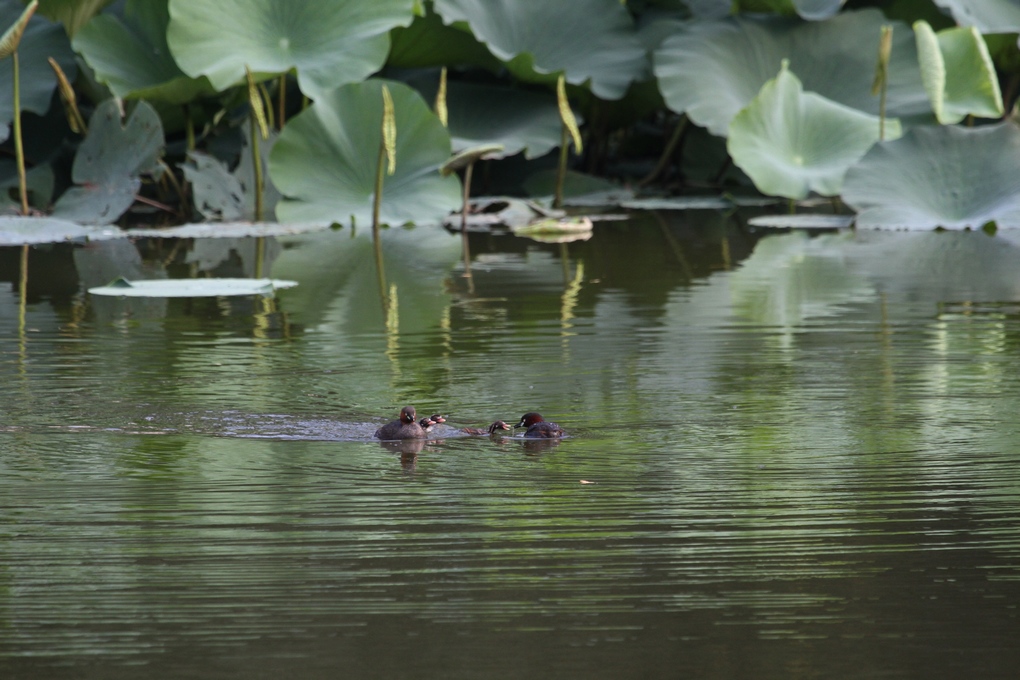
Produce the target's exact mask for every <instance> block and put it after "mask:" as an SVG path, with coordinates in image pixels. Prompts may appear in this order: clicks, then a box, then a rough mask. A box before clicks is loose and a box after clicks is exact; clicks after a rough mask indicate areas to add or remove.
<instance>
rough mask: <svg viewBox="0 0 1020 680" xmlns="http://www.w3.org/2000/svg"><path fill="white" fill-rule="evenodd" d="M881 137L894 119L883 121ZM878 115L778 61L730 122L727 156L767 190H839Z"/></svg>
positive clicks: (871, 139)
mask: <svg viewBox="0 0 1020 680" xmlns="http://www.w3.org/2000/svg"><path fill="white" fill-rule="evenodd" d="M885 135H886V138H887V139H891V138H894V137H899V135H900V129H899V122H898V121H895V120H887V121H886V122H885ZM878 137H879V120H878V118H877V117H875V116H870V115H868V114H866V113H862V112H860V111H857V110H855V109H851V108H849V107H847V106H843V105H841V104H837V103H835V102H832V101H829V100H828V99H826V98H825V97H822V96H820V95H817V94H815V93H814V92H804V90H803V88H802V87H801V84H800V80H798V79H797V76H795V75H793V74H792V73H790V72H789V70H788V69H787V66H786V63H785V62H784V64H783V67H782V69H781V70H780V71H779V75H778V76H777V77H776V78H775V79H774V80H770V81H769V82H767V83H765V85H764V86H763V87H762V88H761V92H760V93H759V95H758V96H757V97H756V98H755V99H754V100H753V101H752V102H751V103H750V104H749V105H748V106H747V108H745V109H744V110H743V111H741V112H740V113H738V114H737V116H736V117H735V118H734V119H733V122H732V123H730V136H729V141H728V142H727V147H728V149H729V152H730V155H731V156H732V157H733V162H734V163H735V164H736V165H737V166H739V167H740V169H741V170H743V171H744V172H746V173H747V174H748V176H749V177H750V178H751V179H752V180H753V181H754V184H755V186H757V187H758V189H759V190H760V191H762V192H763V193H766V194H769V195H771V196H786V197H787V198H805V197H807V195H808V194H809V193H811V192H812V191H814V192H817V193H819V194H822V195H824V196H832V195H835V194H838V193H839V189H840V186H841V185H842V182H843V176H844V175H845V174H846V171H847V169H848V168H849V167H850V166H851V165H853V164H854V163H856V162H857V161H858V160H860V158H861V156H863V155H864V154H865V152H867V150H868V149H870V148H871V146H872V145H873V144H874V143H875V142H877V141H878Z"/></svg>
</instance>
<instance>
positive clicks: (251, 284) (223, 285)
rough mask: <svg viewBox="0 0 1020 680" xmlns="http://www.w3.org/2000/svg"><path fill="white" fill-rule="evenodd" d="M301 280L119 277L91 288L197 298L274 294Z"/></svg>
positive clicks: (104, 292)
mask: <svg viewBox="0 0 1020 680" xmlns="http://www.w3.org/2000/svg"><path fill="white" fill-rule="evenodd" d="M296 285H298V284H297V281H281V280H277V279H152V280H148V281H128V280H127V279H123V278H122V279H117V280H116V281H113V282H111V283H110V284H109V285H106V286H97V287H95V288H89V292H90V293H92V294H93V295H109V296H115V297H156V298H178V297H184V298H194V297H227V296H233V295H265V296H272V295H273V293H275V292H276V291H277V290H279V289H281V288H293V287H294V286H296Z"/></svg>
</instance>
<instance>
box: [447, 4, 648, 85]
mask: <svg viewBox="0 0 1020 680" xmlns="http://www.w3.org/2000/svg"><path fill="white" fill-rule="evenodd" d="M435 10H436V13H437V14H439V15H440V16H442V17H443V20H444V21H446V23H448V24H449V23H453V22H461V21H462V22H466V23H467V25H468V26H470V28H471V32H472V33H474V35H475V37H476V38H478V39H479V40H481V41H482V42H483V43H485V44H486V45H488V47H489V50H490V51H491V52H492V53H493V54H494V55H496V57H498V58H499V59H501V60H503V61H504V62H507V67H508V68H509V69H510V70H511V71H512V72H513V73H514V75H516V76H517V77H518V78H521V79H524V80H541V81H549V82H554V81H555V80H556V78H555V75H554V74H556V73H559V72H561V71H562V72H563V73H565V75H566V79H567V82H569V83H572V84H574V85H583V84H585V83H589V85H590V87H591V91H592V92H594V93H595V94H596V95H597V96H599V97H602V98H603V99H620V98H621V97H623V95H624V94H625V93H626V92H627V88H628V87H629V86H630V84H631V83H632V82H634V81H635V80H642V79H644V78H645V77H646V76H647V75H648V70H649V69H648V57H647V54H646V53H645V50H644V48H643V47H642V45H641V42H640V40H639V39H638V33H637V30H636V29H635V27H634V21H633V20H632V19H631V17H630V14H629V13H628V12H627V8H626V7H625V6H624V5H623V4H622V3H620V2H619V1H618V0H570V2H519V1H518V0H436V2H435ZM550 74H553V75H550Z"/></svg>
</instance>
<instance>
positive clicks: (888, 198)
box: [843, 121, 1020, 229]
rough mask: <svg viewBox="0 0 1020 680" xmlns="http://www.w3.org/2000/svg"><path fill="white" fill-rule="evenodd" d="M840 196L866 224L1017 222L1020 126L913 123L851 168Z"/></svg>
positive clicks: (1019, 218)
mask: <svg viewBox="0 0 1020 680" xmlns="http://www.w3.org/2000/svg"><path fill="white" fill-rule="evenodd" d="M843 200H844V201H846V203H847V204H848V205H850V206H851V207H852V208H854V209H855V210H857V211H858V213H859V214H858V216H857V226H858V227H863V228H907V229H931V228H933V227H937V226H941V227H945V228H947V229H961V228H965V227H974V228H977V227H980V226H982V225H983V224H985V223H986V222H988V221H989V220H995V221H996V222H997V223H998V225H999V226H1000V227H1020V129H1018V128H1017V126H1016V125H1015V124H1013V123H1011V122H1008V121H1007V122H1004V123H999V124H997V125H988V126H984V127H977V128H964V127H956V126H940V127H916V128H913V129H912V130H910V131H909V132H908V133H907V134H905V135H904V136H903V137H902V138H900V139H898V140H895V141H892V142H884V143H880V144H877V145H875V146H874V147H873V148H872V149H871V151H869V152H868V153H867V154H866V155H865V156H864V158H862V159H861V161H860V162H859V163H857V165H855V166H854V167H852V168H850V171H849V172H847V175H846V180H845V181H844V183H843Z"/></svg>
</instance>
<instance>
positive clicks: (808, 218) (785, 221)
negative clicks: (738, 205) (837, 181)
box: [747, 213, 854, 229]
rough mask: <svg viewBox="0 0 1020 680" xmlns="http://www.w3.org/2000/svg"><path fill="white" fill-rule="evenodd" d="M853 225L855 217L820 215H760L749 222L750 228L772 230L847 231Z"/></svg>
mask: <svg viewBox="0 0 1020 680" xmlns="http://www.w3.org/2000/svg"><path fill="white" fill-rule="evenodd" d="M853 223H854V218H853V215H820V214H818V213H797V214H794V215H789V214H786V215H758V216H757V217H752V218H751V219H749V220H747V224H748V225H749V226H752V227H768V228H771V229H846V228H847V227H849V226H850V225H852V224H853Z"/></svg>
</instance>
